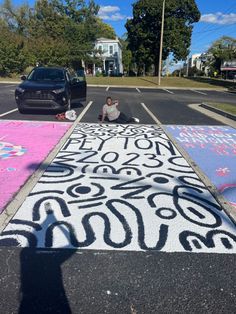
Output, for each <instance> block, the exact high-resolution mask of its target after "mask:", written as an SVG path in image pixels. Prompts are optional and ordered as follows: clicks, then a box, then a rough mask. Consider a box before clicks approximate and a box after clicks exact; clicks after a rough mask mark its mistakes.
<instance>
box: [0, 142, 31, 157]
mask: <svg viewBox="0 0 236 314" xmlns="http://www.w3.org/2000/svg"><path fill="white" fill-rule="evenodd" d="M25 153H26V149H25V148H23V147H21V146H14V145H13V144H11V143H6V142H0V159H7V158H12V157H15V156H22V155H24V154H25Z"/></svg>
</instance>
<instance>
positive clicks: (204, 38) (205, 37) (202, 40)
mask: <svg viewBox="0 0 236 314" xmlns="http://www.w3.org/2000/svg"><path fill="white" fill-rule="evenodd" d="M229 26H230V27H233V28H235V25H229ZM231 33H235V30H234V29H232V30H227V32H226V35H225V36H227V34H231ZM208 36H209V35H208V34H205V36H203V37H202V38H200V39H197V40H196V39H195V40H194V41H197V44H196V45H193V46H191V49H194V48H197V47H199V43H201V42H204V41H205V40H207V39H208ZM222 36H223V35H222ZM208 42H209V40H208Z"/></svg>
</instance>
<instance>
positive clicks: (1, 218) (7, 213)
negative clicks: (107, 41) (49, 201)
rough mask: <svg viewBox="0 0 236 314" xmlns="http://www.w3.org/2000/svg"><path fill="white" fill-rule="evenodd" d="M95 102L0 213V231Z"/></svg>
mask: <svg viewBox="0 0 236 314" xmlns="http://www.w3.org/2000/svg"><path fill="white" fill-rule="evenodd" d="M92 103H93V102H89V103H88V104H87V105H86V107H85V108H84V110H83V111H82V112H81V114H80V115H79V116H78V117H77V119H76V120H75V121H74V122H73V124H72V125H71V127H70V128H69V129H68V131H67V132H66V133H65V134H64V135H63V137H62V138H61V139H60V141H59V142H58V143H57V144H56V146H55V147H54V148H53V149H52V151H51V152H49V154H48V156H47V157H46V158H45V159H44V160H43V161H42V162H41V164H40V166H39V168H38V169H37V170H36V171H35V172H34V173H33V174H32V175H31V176H30V177H29V178H28V180H27V181H26V182H25V183H24V185H23V186H22V188H20V189H19V191H18V192H16V194H15V196H13V199H12V200H11V201H10V202H9V203H8V205H7V206H6V208H5V209H4V210H3V212H2V214H1V215H0V233H1V232H2V231H3V230H4V228H5V227H6V226H7V225H8V223H9V221H10V220H11V219H12V217H13V216H14V215H15V214H16V212H17V211H18V209H19V207H20V206H21V205H22V203H23V202H24V201H25V199H26V197H27V196H28V195H29V193H30V191H31V190H32V189H33V188H34V186H35V185H36V184H37V182H38V181H39V179H40V178H41V176H42V175H43V173H44V171H45V170H46V169H47V167H48V164H50V163H51V162H52V161H53V159H54V158H55V157H56V155H57V154H58V152H59V151H60V149H61V148H62V146H63V145H64V144H65V142H66V140H67V139H68V138H69V137H70V135H71V134H72V133H73V131H74V129H75V128H76V126H77V125H78V123H79V121H80V120H81V119H82V117H83V116H84V114H85V113H86V112H87V110H88V109H89V108H90V106H91V105H92Z"/></svg>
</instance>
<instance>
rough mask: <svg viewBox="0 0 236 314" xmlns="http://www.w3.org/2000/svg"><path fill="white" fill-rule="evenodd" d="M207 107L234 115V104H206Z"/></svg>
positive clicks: (235, 109) (235, 111)
mask: <svg viewBox="0 0 236 314" xmlns="http://www.w3.org/2000/svg"><path fill="white" fill-rule="evenodd" d="M207 104H208V105H210V106H212V107H214V108H217V109H220V110H223V111H225V112H228V113H230V114H233V115H236V104H235V105H231V104H219V103H207Z"/></svg>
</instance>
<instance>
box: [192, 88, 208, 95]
mask: <svg viewBox="0 0 236 314" xmlns="http://www.w3.org/2000/svg"><path fill="white" fill-rule="evenodd" d="M190 91H192V92H194V93H197V94H201V95H207V93H204V92H202V91H200V90H196V89H190Z"/></svg>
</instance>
